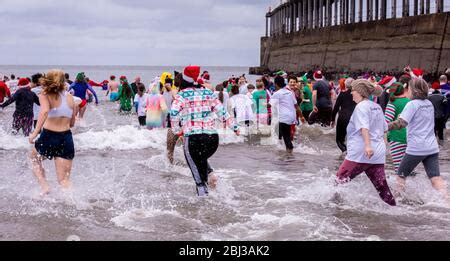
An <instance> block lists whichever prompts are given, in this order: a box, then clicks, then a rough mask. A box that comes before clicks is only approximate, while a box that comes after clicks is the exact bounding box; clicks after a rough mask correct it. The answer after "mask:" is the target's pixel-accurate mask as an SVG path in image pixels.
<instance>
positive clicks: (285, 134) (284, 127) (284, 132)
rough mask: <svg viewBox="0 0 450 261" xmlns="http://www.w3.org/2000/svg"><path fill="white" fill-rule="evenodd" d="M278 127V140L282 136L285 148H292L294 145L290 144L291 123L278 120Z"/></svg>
mask: <svg viewBox="0 0 450 261" xmlns="http://www.w3.org/2000/svg"><path fill="white" fill-rule="evenodd" d="M279 128H280V132H279V138H280V140H281V139H282V138H283V140H284V144H285V145H286V149H287V150H293V149H294V145H293V144H292V140H291V128H292V125H289V124H286V123H282V122H280V127H279Z"/></svg>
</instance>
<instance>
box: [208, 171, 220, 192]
mask: <svg viewBox="0 0 450 261" xmlns="http://www.w3.org/2000/svg"><path fill="white" fill-rule="evenodd" d="M218 182H219V177H217V175H216V174H214V173H210V174H209V175H208V185H209V187H210V188H211V189H216V188H217V183H218Z"/></svg>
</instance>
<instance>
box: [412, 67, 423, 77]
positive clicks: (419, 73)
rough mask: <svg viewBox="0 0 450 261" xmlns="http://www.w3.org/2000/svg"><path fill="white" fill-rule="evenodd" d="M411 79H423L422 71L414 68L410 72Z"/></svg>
mask: <svg viewBox="0 0 450 261" xmlns="http://www.w3.org/2000/svg"><path fill="white" fill-rule="evenodd" d="M411 77H412V78H413V79H422V77H423V70H422V69H419V68H414V69H412V70H411Z"/></svg>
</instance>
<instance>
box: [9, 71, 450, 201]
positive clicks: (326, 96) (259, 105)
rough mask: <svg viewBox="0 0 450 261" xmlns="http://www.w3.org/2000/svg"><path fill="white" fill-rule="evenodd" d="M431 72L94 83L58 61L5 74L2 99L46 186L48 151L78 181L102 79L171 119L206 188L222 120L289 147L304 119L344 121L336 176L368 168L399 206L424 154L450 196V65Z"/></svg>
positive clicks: (146, 120)
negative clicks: (448, 146) (83, 124)
mask: <svg viewBox="0 0 450 261" xmlns="http://www.w3.org/2000/svg"><path fill="white" fill-rule="evenodd" d="M423 74H424V72H423V70H421V69H417V68H415V69H412V68H410V67H407V68H405V70H404V72H403V73H402V74H400V75H382V76H381V75H380V76H379V75H377V74H373V73H366V74H363V75H342V77H339V79H337V80H336V81H334V80H331V81H330V80H329V79H328V80H327V79H326V78H325V75H324V73H323V72H322V71H320V70H317V71H315V72H313V73H305V74H301V75H298V74H297V75H295V74H288V73H286V72H284V71H280V72H277V73H275V74H274V75H270V76H269V75H263V76H261V77H260V78H258V79H257V80H256V82H255V85H253V84H252V83H250V82H248V80H247V79H246V77H245V75H242V76H240V77H234V76H232V77H230V78H229V79H227V80H225V81H223V82H222V83H220V84H218V85H216V86H213V85H212V84H211V76H210V74H209V72H207V71H204V72H203V73H201V70H200V67H198V66H188V67H186V68H185V69H184V71H183V72H181V73H179V72H174V74H172V73H168V72H164V73H163V74H162V75H161V76H158V77H156V78H154V80H153V81H152V82H151V83H150V84H149V85H148V86H146V85H145V84H144V83H143V82H142V81H141V78H140V77H136V78H135V80H134V82H133V83H131V84H130V82H129V81H128V79H127V77H126V76H121V77H119V80H118V81H117V80H116V76H114V75H112V76H111V77H110V80H108V81H103V82H102V83H96V82H94V81H92V80H90V79H89V78H87V77H86V75H85V73H82V72H81V73H79V74H77V76H76V79H75V82H72V81H70V79H69V75H68V74H65V73H64V72H63V71H61V70H51V71H49V72H47V73H46V74H40V73H38V74H35V75H33V76H31V77H30V78H20V79H18V80H17V79H16V77H15V76H14V75H11V76H10V78H7V77H4V78H3V81H0V103H1V104H0V107H2V108H4V107H6V106H8V105H10V104H12V103H16V110H15V112H14V114H13V124H12V125H13V126H12V128H13V133H14V134H17V133H19V131H20V130H22V131H23V134H24V135H25V136H29V140H30V143H33V144H35V146H34V149H33V151H32V153H31V159H32V166H33V173H34V174H35V176H36V177H37V179H38V181H39V184H40V186H41V189H42V193H43V194H48V193H49V191H50V188H49V186H48V183H47V181H46V176H45V171H44V168H43V167H42V160H43V159H50V160H52V159H54V160H55V166H56V173H57V176H58V181H59V182H60V184H61V185H62V186H63V187H64V188H69V187H70V179H69V177H70V172H71V168H72V160H73V159H74V157H75V148H74V143H73V138H72V133H71V131H70V129H71V127H73V126H74V124H75V122H76V120H77V119H83V118H84V116H85V112H86V110H87V108H88V105H89V103H93V102H94V99H95V104H96V105H98V104H99V99H98V95H97V91H96V90H95V88H94V87H101V88H102V90H104V91H106V95H107V96H108V97H109V101H110V102H112V103H118V111H119V112H120V113H122V114H123V113H125V114H131V113H134V114H136V115H137V122H138V123H139V125H140V126H142V127H144V128H148V129H150V130H151V129H157V128H168V134H167V156H168V159H169V160H170V161H171V162H172V163H173V154H174V149H175V144H176V143H177V141H179V140H181V141H182V142H183V144H184V147H183V149H184V154H185V157H186V162H187V164H188V166H189V168H190V169H191V171H192V175H193V177H194V181H195V184H196V187H197V194H198V195H199V196H205V195H208V190H209V188H214V187H215V186H216V185H217V180H218V178H217V176H216V175H215V174H214V170H213V169H212V167H211V166H210V164H209V163H208V159H209V158H210V157H212V156H213V155H214V153H215V152H216V151H217V149H218V146H219V135H218V131H217V129H218V128H226V127H228V128H230V129H231V130H232V131H233V132H235V133H236V134H237V135H240V131H239V129H242V128H248V127H250V126H256V128H257V129H258V128H259V127H261V126H274V128H275V129H276V131H277V133H278V136H279V139H280V140H283V141H284V144H285V146H286V151H287V153H290V154H291V153H293V150H294V140H295V138H296V137H299V135H295V134H296V133H298V130H299V129H300V126H301V125H303V124H309V125H314V124H318V125H320V126H323V127H332V128H334V127H335V128H336V144H337V147H338V148H339V149H340V150H341V151H342V153H343V156H345V160H344V162H343V163H342V165H341V167H340V168H339V171H338V173H337V179H336V180H337V182H336V183H337V184H342V183H346V182H349V181H350V180H352V179H354V178H356V177H357V176H358V175H360V174H361V173H362V172H365V173H366V174H367V176H368V177H369V179H370V180H371V182H372V183H373V185H374V186H375V188H376V190H377V191H378V193H379V194H380V197H381V199H382V200H383V201H385V202H386V203H387V204H389V205H391V206H395V205H396V199H395V198H396V197H401V196H402V193H403V192H404V191H405V184H406V182H405V180H406V178H407V177H409V176H411V175H412V174H414V173H415V172H414V170H415V168H416V167H417V166H418V164H420V163H421V162H422V163H423V165H424V166H425V170H426V174H427V175H428V177H429V178H430V180H431V183H432V185H433V187H434V188H435V189H436V190H438V191H439V192H441V193H442V194H443V197H444V198H446V199H447V200H449V198H448V194H447V187H446V183H445V181H444V180H443V179H442V177H441V175H440V169H439V151H440V146H443V145H444V129H445V127H446V122H447V120H448V118H449V116H450V106H449V104H448V99H450V69H449V70H447V72H446V74H445V75H442V76H441V77H440V78H439V79H438V81H431V82H427V81H425V80H424V75H423ZM430 90H431V91H430ZM33 123H34V124H33ZM298 142H300V140H299V141H298ZM388 154H390V155H391V156H392V159H393V164H394V167H395V171H396V173H397V186H396V188H395V190H394V192H395V193H392V192H391V189H390V188H389V186H388V183H387V181H386V175H385V164H386V158H387V155H388Z"/></svg>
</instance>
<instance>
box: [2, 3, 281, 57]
mask: <svg viewBox="0 0 450 261" xmlns="http://www.w3.org/2000/svg"><path fill="white" fill-rule="evenodd" d="M276 3H279V0H161V1H153V0H76V1H75V0H64V1H61V0H0V30H1V32H2V37H1V40H0V57H1V58H0V64H4V65H8V64H20V65H62V64H63V65H186V64H200V65H231V66H234V65H242V66H251V65H259V52H260V37H261V36H263V35H264V34H265V12H266V11H267V10H268V7H269V6H271V5H272V6H275V5H276Z"/></svg>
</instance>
